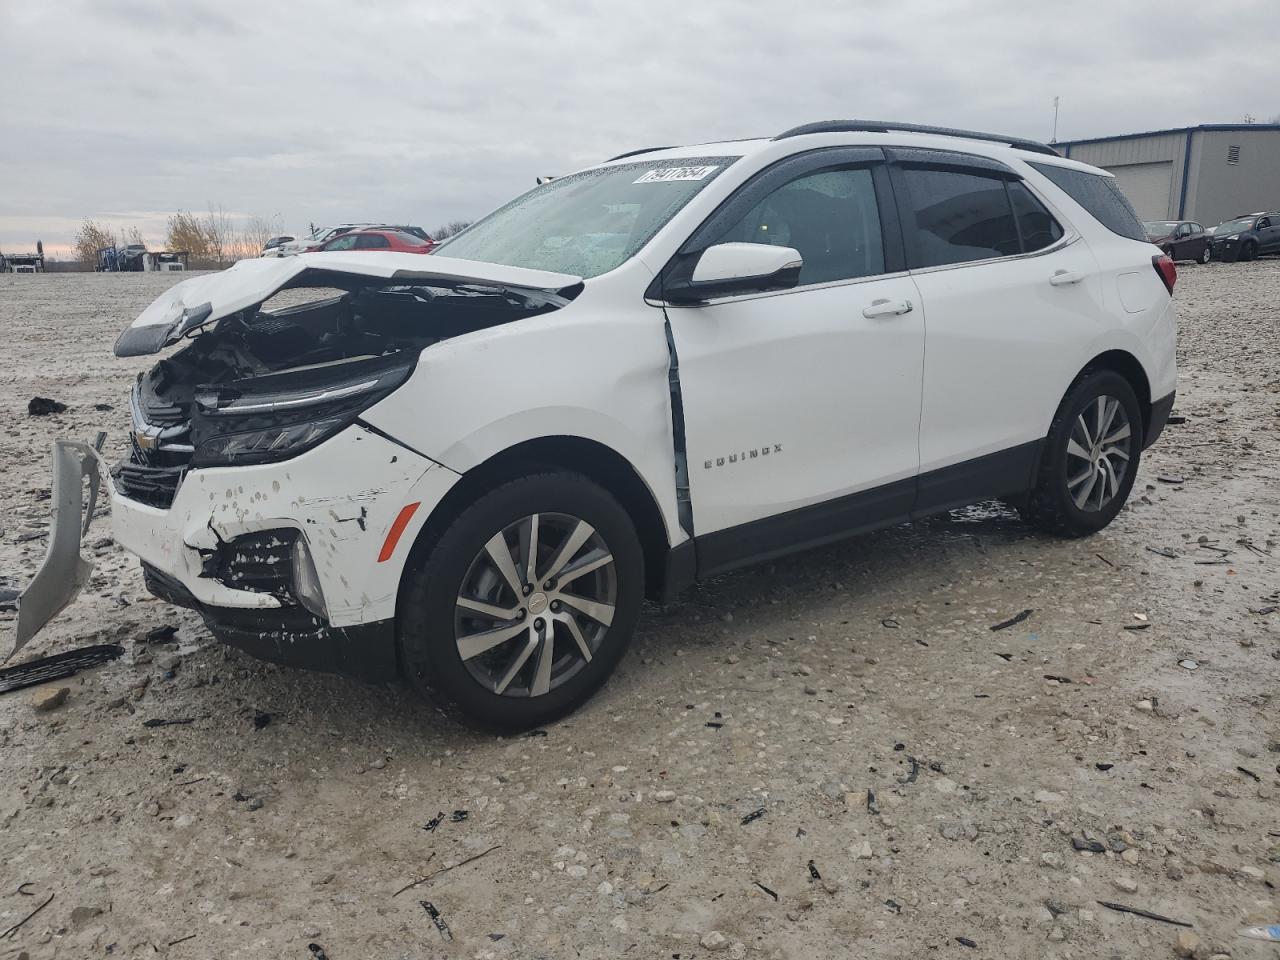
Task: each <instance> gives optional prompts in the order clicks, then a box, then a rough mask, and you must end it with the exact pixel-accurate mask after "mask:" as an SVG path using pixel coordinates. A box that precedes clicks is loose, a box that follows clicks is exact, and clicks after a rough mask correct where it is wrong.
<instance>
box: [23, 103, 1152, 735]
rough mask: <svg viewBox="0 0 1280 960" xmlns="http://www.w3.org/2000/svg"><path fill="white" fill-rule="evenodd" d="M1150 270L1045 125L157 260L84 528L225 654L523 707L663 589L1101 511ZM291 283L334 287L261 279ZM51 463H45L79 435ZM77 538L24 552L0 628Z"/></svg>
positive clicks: (864, 130)
mask: <svg viewBox="0 0 1280 960" xmlns="http://www.w3.org/2000/svg"><path fill="white" fill-rule="evenodd" d="M1174 279H1175V272H1174V268H1173V264H1172V263H1171V262H1169V260H1168V259H1167V258H1165V257H1163V256H1162V255H1161V253H1160V251H1159V250H1157V249H1155V248H1153V247H1152V246H1151V245H1150V244H1148V243H1147V242H1146V241H1145V239H1144V234H1143V231H1142V226H1141V224H1140V223H1139V222H1138V220H1137V218H1136V217H1135V216H1134V214H1133V211H1132V210H1131V209H1130V207H1129V205H1128V204H1127V203H1126V202H1125V200H1124V198H1123V196H1122V195H1121V194H1120V192H1119V191H1118V190H1117V189H1116V187H1115V183H1114V180H1113V179H1112V177H1111V175H1110V174H1108V173H1106V172H1104V171H1102V170H1097V169H1094V168H1092V167H1088V166H1085V165H1083V164H1080V163H1076V162H1073V161H1070V160H1064V159H1062V158H1061V157H1059V156H1057V155H1056V154H1055V153H1054V152H1053V150H1051V149H1050V148H1048V147H1046V146H1043V145H1040V144H1035V143H1031V142H1027V141H1020V140H1017V139H1010V138H1002V137H994V136H989V135H985V134H978V133H972V132H965V131H952V130H940V129H934V128H923V127H916V126H912V125H906V124H891V123H870V122H856V121H851V122H829V123H819V124H812V125H809V126H804V127H799V128H796V129H794V130H789V131H787V132H786V133H783V134H781V135H780V136H777V137H774V138H773V139H768V140H746V141H736V142H725V143H709V144H699V145H696V146H690V147H677V148H669V149H668V148H664V149H654V150H643V151H636V152H635V153H632V154H626V155H623V156H621V157H617V158H615V159H613V160H610V161H609V162H607V163H603V164H600V165H598V166H595V167H591V168H589V169H586V170H582V171H579V172H577V173H574V174H572V175H569V176H565V177H561V178H559V179H556V180H553V181H551V182H548V183H545V184H543V185H541V186H538V187H537V188H536V189H534V190H531V191H530V192H529V193H527V194H525V195H524V196H521V197H519V198H518V199H516V200H514V201H512V202H511V203H509V204H507V205H506V206H504V207H502V208H501V209H499V210H498V211H496V212H495V213H493V214H491V215H489V216H488V217H487V218H485V219H484V220H481V221H479V222H478V223H476V224H475V225H474V226H472V227H471V228H470V229H468V230H467V231H466V232H465V233H462V234H460V235H459V236H457V237H456V238H454V239H452V240H450V241H448V242H447V243H446V244H444V245H443V246H442V247H441V248H440V251H439V253H436V254H433V255H431V256H428V257H421V256H414V255H411V254H397V253H329V254H324V255H321V256H317V255H309V254H304V255H301V256H298V257H290V258H288V259H280V260H270V259H268V260H252V261H243V262H241V263H238V264H237V265H236V266H235V267H233V268H231V269H230V270H227V271H225V272H223V273H220V274H214V275H210V276H202V277H198V278H194V279H191V280H187V281H186V282H184V283H181V284H178V285H177V286H175V287H173V288H172V289H171V290H170V291H169V292H168V293H166V294H165V295H164V296H162V297H161V298H160V299H159V300H157V301H156V302H155V303H154V304H152V305H151V306H150V307H149V308H148V309H147V310H146V311H145V312H144V313H143V314H142V315H141V316H140V317H139V318H138V319H137V321H136V322H135V323H134V324H133V325H132V326H131V327H130V328H128V329H127V330H126V331H125V332H124V333H123V334H122V336H121V337H120V340H119V342H118V343H117V345H116V352H117V354H118V355H121V356H136V355H140V354H148V353H155V352H158V351H160V350H163V349H165V348H167V347H170V346H172V345H174V344H177V343H178V342H179V341H183V340H185V341H186V345H185V346H184V347H183V348H182V349H181V350H178V351H176V352H173V353H171V354H170V355H168V356H167V357H166V358H165V359H163V360H161V361H160V362H159V363H157V364H156V365H155V366H154V367H152V368H151V370H150V371H149V372H147V373H145V374H143V375H141V376H140V377H139V381H138V384H137V387H136V388H135V389H134V391H133V395H132V404H131V405H132V411H133V436H134V449H133V455H132V456H131V457H130V458H129V459H128V460H127V461H125V462H123V463H120V464H118V465H117V466H115V467H114V468H113V469H112V481H111V499H112V519H113V524H114V532H115V537H116V539H117V541H118V542H119V543H121V544H122V545H124V546H125V547H127V548H128V549H130V550H132V551H133V552H135V553H137V554H138V555H139V557H141V559H142V563H143V569H144V571H145V575H146V581H147V584H148V585H149V587H150V589H151V590H152V591H153V592H155V593H156V594H157V595H159V596H160V597H163V598H165V599H167V600H170V601H172V602H174V603H178V604H181V605H184V606H188V607H192V608H194V609H195V610H197V611H199V612H200V614H201V615H202V616H203V617H204V619H205V621H206V622H207V624H208V626H209V628H210V630H211V631H212V632H213V634H214V635H215V636H216V637H218V638H220V639H221V640H223V641H225V642H227V643H231V644H234V645H236V646H239V647H242V648H245V649H247V650H249V651H251V652H253V653H255V654H257V655H260V656H263V657H266V658H269V659H274V660H279V661H283V662H292V663H301V664H305V665H309V666H312V667H317V668H320V669H328V670H337V671H342V672H346V673H351V674H356V675H359V676H363V677H366V678H373V679H385V678H392V677H396V676H403V677H405V678H406V679H407V680H408V681H409V682H410V683H411V684H412V685H413V686H414V687H416V688H417V689H418V690H420V691H422V692H423V693H426V694H428V695H430V696H431V697H432V698H433V699H434V700H435V701H436V702H438V703H439V704H441V705H442V706H443V707H445V708H447V709H449V710H451V711H453V712H456V713H458V714H461V715H462V716H463V717H464V718H466V719H467V720H469V721H471V722H473V723H476V724H480V725H484V726H488V727H491V728H501V729H518V728H523V727H529V726H531V725H536V724H539V723H543V722H545V721H547V720H549V719H551V718H554V717H556V716H558V715H560V714H563V713H565V712H566V711H568V710H571V709H572V708H574V707H575V706H576V705H578V704H580V703H582V702H583V701H584V700H585V699H586V698H587V697H588V696H590V695H591V693H592V692H593V691H595V690H596V689H597V688H598V687H599V686H600V685H601V683H603V681H604V680H605V678H606V677H607V676H608V675H609V673H610V672H611V671H612V670H613V669H614V667H615V666H616V665H617V663H618V661H619V660H620V658H621V657H622V655H623V652H624V651H625V649H626V647H627V643H628V640H629V639H630V637H631V634H632V631H633V629H634V627H635V624H636V619H637V617H638V616H639V615H640V606H641V601H642V599H643V598H645V597H651V598H656V599H661V598H664V597H670V596H671V595H672V594H673V593H675V592H676V591H678V590H680V589H681V588H682V587H684V586H685V585H687V584H688V583H690V582H691V581H693V580H694V579H696V578H699V577H707V576H710V575H714V574H717V573H720V572H722V571H725V570H729V569H732V568H734V567H739V566H742V565H744V564H750V563H754V562H756V561H759V560H762V559H764V558H767V557H776V556H779V555H781V554H784V553H788V552H790V551H793V550H798V549H801V548H804V547H808V546H813V545H815V544H820V543H827V542H829V541H833V540H836V539H838V538H841V537H846V536H848V535H850V534H854V533H858V532H860V531H865V530H870V529H872V528H876V527H884V526H887V525H889V524H897V523H901V522H903V521H906V520H911V519H914V518H917V517H922V516H925V515H928V514H932V513H937V512H939V511H945V510H948V509H951V508H954V507H958V506H961V505H964V504H969V503H973V502H975V501H980V500H985V499H988V498H1004V499H1005V500H1008V501H1010V502H1012V503H1014V504H1016V505H1017V506H1018V507H1019V508H1020V509H1021V510H1022V512H1023V513H1024V514H1025V516H1026V517H1027V518H1028V519H1029V520H1031V521H1033V522H1034V523H1036V524H1038V525H1040V526H1042V527H1043V528H1045V529H1047V530H1051V531H1053V532H1055V533H1059V534H1063V535H1066V536H1079V535H1083V534H1088V533H1092V532H1094V531H1096V530H1099V529H1101V528H1102V527H1104V526H1106V525H1107V524H1108V523H1109V522H1110V521H1111V520H1112V518H1114V517H1115V515H1116V513H1117V512H1118V511H1119V510H1120V508H1121V506H1122V505H1123V503H1124V502H1125V499H1126V497H1127V496H1128V495H1129V491H1130V488H1131V487H1132V485H1133V482H1134V475H1135V473H1136V471H1137V467H1138V460H1139V457H1140V456H1141V453H1142V451H1143V449H1144V448H1145V447H1146V446H1148V445H1149V444H1150V443H1151V442H1152V441H1153V440H1154V439H1155V438H1156V436H1157V435H1158V434H1159V433H1160V431H1161V429H1162V427H1163V426H1164V423H1165V420H1166V417H1167V416H1168V414H1169V411H1170V409H1171V407H1172V405H1173V398H1174V385H1175V369H1174V339H1175V321H1174V312H1173V308H1172V305H1171V293H1172V289H1173V284H1174ZM298 287H323V288H329V289H332V288H336V292H335V293H332V294H331V295H328V296H326V297H325V298H323V299H320V300H319V301H317V302H312V303H307V304H303V305H296V306H291V307H287V308H281V309H274V308H271V306H270V305H268V307H267V308H265V309H264V308H263V304H264V302H265V301H267V300H268V299H269V298H271V297H273V295H275V294H276V293H278V292H279V291H281V290H284V289H286V288H298ZM293 296H294V297H295V298H296V297H297V294H296V293H295V294H294V295H293ZM57 454H58V455H59V456H60V457H61V461H59V462H60V463H61V466H60V468H59V471H58V478H57V482H58V483H59V485H60V487H61V488H62V489H63V490H69V489H75V488H77V487H78V480H79V474H78V473H76V470H78V469H80V464H81V463H88V462H89V461H91V460H92V452H91V450H90V449H89V448H87V447H85V446H84V445H76V444H70V443H67V442H62V443H61V444H60V446H59V448H58V451H57ZM85 469H86V471H89V470H90V468H88V467H86V468H85ZM76 506H78V502H77V503H75V504H74V506H73V507H72V508H71V509H70V510H67V511H65V513H66V516H63V517H59V518H58V523H57V524H56V525H55V526H56V527H57V529H58V531H59V532H61V531H62V529H63V528H64V527H66V528H67V532H66V534H65V536H64V537H63V538H62V539H63V540H64V541H65V542H66V543H68V544H70V545H71V549H72V550H74V544H75V542H76V540H77V539H78V535H79V531H78V530H77V529H75V527H76V524H77V523H78V521H79V519H80V517H79V513H78V511H77V510H76V509H75V508H74V507H76ZM55 540H57V537H55ZM77 563H82V561H80V559H79V557H78V555H75V556H74V557H72V556H71V555H69V554H68V553H67V548H65V547H57V546H56V545H55V549H52V550H51V553H50V560H49V561H48V566H47V567H46V570H45V571H42V573H41V575H40V576H41V577H46V579H45V586H44V588H43V589H38V586H39V583H40V577H38V578H37V583H36V584H33V586H32V587H31V588H29V590H28V592H27V595H26V596H24V601H23V604H22V606H21V608H20V635H19V639H20V640H24V639H25V638H26V637H27V636H29V635H30V634H31V633H32V632H33V631H34V630H35V629H38V628H39V626H40V625H41V624H42V623H43V622H44V620H46V619H47V618H48V616H51V615H52V612H56V610H57V609H59V608H60V605H61V604H65V602H66V601H67V593H66V591H61V590H60V586H61V584H64V583H70V582H72V581H73V580H74V579H75V576H74V575H73V573H71V572H69V571H71V570H72V568H73V567H74V565H75V564H77ZM58 569H60V570H61V580H57V576H56V571H57V570H58ZM49 570H54V571H55V573H48V571H49ZM46 574H47V576H46Z"/></svg>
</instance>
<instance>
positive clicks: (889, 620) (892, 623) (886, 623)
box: [880, 617, 902, 630]
mask: <svg viewBox="0 0 1280 960" xmlns="http://www.w3.org/2000/svg"><path fill="white" fill-rule="evenodd" d="M880 626H882V627H888V628H889V629H890V630H897V629H898V628H899V627H900V626H902V624H900V623H899V622H898V621H897V620H895V619H894V618H893V617H885V618H884V619H883V620H881V621H880Z"/></svg>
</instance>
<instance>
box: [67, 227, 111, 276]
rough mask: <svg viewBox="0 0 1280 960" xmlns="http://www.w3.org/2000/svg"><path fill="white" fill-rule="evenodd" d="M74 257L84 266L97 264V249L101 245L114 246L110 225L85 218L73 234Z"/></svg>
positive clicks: (101, 246)
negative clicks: (74, 234)
mask: <svg viewBox="0 0 1280 960" xmlns="http://www.w3.org/2000/svg"><path fill="white" fill-rule="evenodd" d="M74 243H75V251H76V259H77V260H79V261H80V262H81V263H83V264H85V265H86V266H97V264H98V251H99V250H101V249H102V248H103V247H114V246H115V245H116V235H115V233H114V232H113V231H112V230H111V228H110V227H108V226H106V225H105V224H101V223H97V222H95V221H93V220H89V219H88V218H86V219H85V221H84V223H82V224H80V229H79V230H77V231H76V236H75V241H74Z"/></svg>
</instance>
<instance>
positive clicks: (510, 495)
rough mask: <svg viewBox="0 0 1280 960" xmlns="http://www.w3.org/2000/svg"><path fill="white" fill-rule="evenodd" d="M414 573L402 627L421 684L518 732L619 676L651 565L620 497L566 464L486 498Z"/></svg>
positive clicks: (403, 647)
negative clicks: (616, 673) (561, 469)
mask: <svg viewBox="0 0 1280 960" xmlns="http://www.w3.org/2000/svg"><path fill="white" fill-rule="evenodd" d="M406 576H407V577H408V581H407V584H406V590H405V591H404V593H403V594H402V597H401V605H400V611H399V618H398V619H399V622H398V625H397V634H398V643H399V649H400V657H401V662H402V665H403V667H404V672H405V675H406V676H407V677H408V679H409V682H410V683H411V684H412V685H413V686H414V687H415V688H416V689H417V690H418V691H419V692H421V693H423V694H425V695H426V696H427V697H429V698H430V699H431V700H432V701H434V702H435V703H436V704H437V705H438V706H440V707H441V708H443V709H444V710H445V711H446V712H447V713H451V714H455V715H458V716H459V717H460V718H461V719H463V720H465V721H466V722H468V723H471V724H472V725H474V726H479V727H483V728H487V729H493V730H508V731H509V730H523V729H528V728H529V727H535V726H538V725H539V724H543V723H547V722H549V721H551V720H554V719H556V718H557V717H560V716H563V715H564V714H566V713H568V712H569V711H571V710H573V709H574V708H575V707H577V706H578V705H579V704H581V703H582V702H583V701H585V700H586V699H587V698H588V697H590V696H591V695H592V694H593V693H594V692H595V691H596V690H597V689H598V688H599V687H600V686H601V685H602V684H603V683H604V681H605V680H606V679H607V678H608V676H609V675H610V674H611V673H612V672H613V670H614V668H615V667H616V666H617V664H618V661H619V660H621V659H622V655H623V653H625V651H626V648H627V645H628V643H629V642H630V640H631V634H632V632H633V630H634V629H635V623H636V619H637V617H638V616H639V611H640V602H641V597H642V595H643V586H644V584H643V577H644V563H643V557H642V554H641V550H640V543H639V539H638V538H637V536H636V532H635V528H634V526H633V525H632V523H631V519H630V517H629V516H628V515H627V513H626V511H625V510H623V508H622V507H621V506H620V505H619V504H618V502H617V501H616V500H614V499H613V497H611V496H610V495H609V494H608V493H607V492H605V491H604V490H603V489H601V488H600V487H599V486H597V485H596V484H594V483H592V482H591V481H590V480H588V479H587V478H585V477H583V476H580V475H578V474H573V473H560V472H556V473H544V474H536V475H533V476H528V477H523V478H521V479H518V480H513V481H511V482H509V483H506V484H504V485H503V486H501V487H499V488H497V489H496V490H494V491H492V492H490V493H488V494H486V495H485V496H483V497H481V498H480V499H478V500H477V501H475V503H473V504H471V505H470V506H469V507H467V508H466V509H465V510H463V511H462V513H461V514H460V515H459V516H458V517H457V519H456V520H454V521H453V523H452V524H450V526H449V527H448V529H447V530H445V532H444V533H443V534H441V536H440V538H439V540H438V541H437V542H436V544H435V546H434V548H433V549H432V550H431V553H430V555H429V556H428V557H427V560H426V562H425V563H423V564H422V565H421V567H420V568H419V569H417V570H415V571H413V572H411V573H407V574H406Z"/></svg>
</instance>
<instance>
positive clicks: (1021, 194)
mask: <svg viewBox="0 0 1280 960" xmlns="http://www.w3.org/2000/svg"><path fill="white" fill-rule="evenodd" d="M1006 189H1008V191H1009V202H1010V203H1012V204H1013V215H1014V216H1015V217H1017V219H1018V233H1019V234H1021V236H1022V252H1023V253H1033V252H1034V251H1036V250H1043V249H1044V248H1045V247H1049V246H1052V245H1053V244H1055V243H1057V242H1058V241H1059V240H1061V239H1062V225H1061V224H1059V223H1058V221H1057V220H1055V219H1053V215H1052V214H1050V213H1049V211H1048V210H1046V209H1045V208H1044V205H1043V204H1041V203H1040V201H1039V200H1037V199H1036V198H1035V196H1033V195H1032V193H1031V191H1030V190H1028V189H1027V188H1026V187H1025V186H1023V185H1022V184H1021V183H1017V182H1012V183H1007V184H1006Z"/></svg>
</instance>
